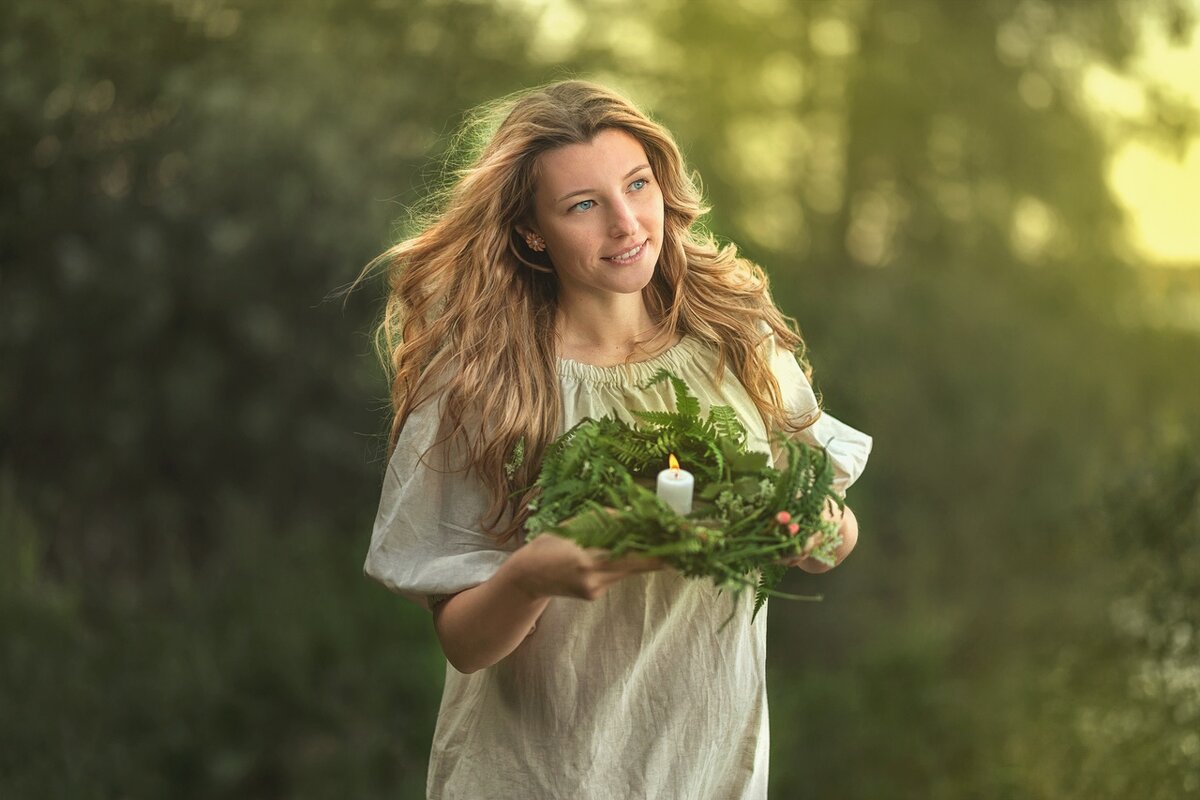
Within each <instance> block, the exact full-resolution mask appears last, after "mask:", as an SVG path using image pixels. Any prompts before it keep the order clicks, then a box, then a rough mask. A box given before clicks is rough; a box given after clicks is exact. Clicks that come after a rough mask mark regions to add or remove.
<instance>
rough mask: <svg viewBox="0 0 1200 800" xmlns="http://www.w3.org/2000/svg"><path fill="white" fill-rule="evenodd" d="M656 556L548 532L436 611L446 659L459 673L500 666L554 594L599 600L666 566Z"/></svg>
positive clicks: (531, 627)
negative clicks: (615, 554)
mask: <svg viewBox="0 0 1200 800" xmlns="http://www.w3.org/2000/svg"><path fill="white" fill-rule="evenodd" d="M662 567H663V562H662V560H661V559H657V558H645V557H642V556H623V557H621V558H611V557H610V554H609V552H608V551H607V550H600V549H598V548H591V549H584V548H582V547H580V546H579V545H577V544H575V542H572V541H570V540H569V539H564V538H563V537H561V536H555V535H554V534H551V533H543V534H541V535H540V536H537V537H535V538H533V539H531V540H530V541H529V542H527V543H526V544H524V545H522V546H521V547H518V548H517V549H516V550H515V551H514V552H513V554H512V555H510V556H509V557H508V560H506V561H505V562H504V564H502V565H501V567H500V569H499V571H497V572H496V574H495V575H493V576H492V577H491V578H489V579H488V580H486V581H484V582H483V583H481V584H479V585H478V586H473V587H471V588H470V589H466V590H464V591H462V592H459V593H458V594H456V595H454V596H453V597H451V598H450V599H449V600H447V601H445V602H444V603H442V604H441V605H439V606H437V607H436V608H435V609H434V612H433V623H434V629H435V630H436V631H437V635H438V639H439V640H440V641H441V643H442V650H443V651H444V652H445V653H446V658H447V659H448V660H449V661H450V663H451V664H452V665H453V666H454V668H455V669H457V670H458V671H459V672H474V671H476V670H480V669H485V668H487V667H490V666H491V665H492V664H495V663H496V662H497V661H499V660H500V659H502V658H504V657H505V656H507V655H508V654H509V653H511V652H512V651H513V650H515V649H517V647H519V646H520V644H521V642H523V641H524V640H525V638H526V637H527V636H529V635H530V634H532V633H533V631H534V629H535V628H536V627H537V621H538V618H539V617H540V616H541V615H542V612H543V611H545V610H546V606H547V605H548V604H549V602H550V599H551V598H553V597H577V598H581V599H584V600H596V599H598V598H600V597H603V596H604V594H605V593H606V592H607V591H608V590H609V589H611V588H612V586H613V585H614V584H615V583H617V582H618V581H619V580H621V579H622V578H626V577H628V576H630V575H633V574H636V573H639V572H647V571H649V570H655V569H661V568H662Z"/></svg>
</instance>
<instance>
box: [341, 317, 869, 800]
mask: <svg viewBox="0 0 1200 800" xmlns="http://www.w3.org/2000/svg"><path fill="white" fill-rule="evenodd" d="M771 364H772V368H773V370H774V372H775V375H776V377H777V379H778V380H779V382H780V388H781V390H782V393H783V397H784V402H785V405H786V406H787V408H788V411H789V413H791V414H793V416H795V417H798V418H807V417H808V416H810V415H811V414H812V413H813V412H814V411H815V409H816V406H817V403H816V398H815V396H814V394H813V391H812V388H811V387H810V385H809V382H808V380H807V379H806V378H805V377H804V373H803V372H802V371H801V370H800V368H799V366H798V365H797V364H796V361H795V359H794V358H793V356H792V354H791V353H790V352H787V351H785V350H781V349H779V348H775V349H774V350H773V351H772V353H771ZM662 367H666V368H667V369H670V370H671V371H672V372H674V373H675V374H676V375H678V376H679V377H680V378H682V379H683V380H685V381H686V382H687V383H688V385H689V386H690V387H691V389H692V391H693V393H695V394H696V395H697V396H698V397H699V398H700V401H701V405H702V407H703V408H704V409H705V410H707V408H708V406H709V405H710V404H724V405H729V406H732V407H733V408H734V409H735V410H736V411H737V412H738V415H739V417H740V418H741V420H742V423H743V424H744V425H745V426H746V429H747V431H748V434H749V445H750V447H752V448H754V449H758V450H762V451H764V452H770V447H769V444H768V438H767V435H766V431H765V429H764V425H763V422H762V418H761V416H760V415H759V414H758V412H757V409H756V408H755V406H754V404H753V403H752V402H751V400H750V398H749V396H748V395H747V394H746V392H745V390H744V389H743V388H742V386H741V384H740V383H739V382H738V380H737V379H736V377H735V376H734V375H733V373H732V372H731V371H730V370H729V369H728V367H726V369H725V372H724V374H722V375H717V374H716V354H715V351H713V350H712V349H711V348H710V347H709V346H707V345H706V344H704V343H703V342H701V341H700V340H698V339H696V338H694V337H691V336H685V337H683V339H682V340H681V341H680V342H679V343H678V344H676V345H675V346H674V347H672V348H670V349H668V350H666V351H664V352H663V353H661V354H659V355H658V356H656V357H654V358H652V359H650V360H648V361H643V362H639V363H635V364H626V365H621V366H615V367H595V366H590V365H586V364H582V363H579V362H575V361H570V360H566V359H563V360H560V361H559V384H560V387H561V391H562V406H563V418H562V425H563V428H562V430H564V431H565V430H566V429H567V428H569V427H570V426H572V425H574V424H575V423H576V422H578V421H579V420H580V419H582V418H584V417H599V416H602V415H604V414H608V413H613V412H615V413H617V414H619V415H621V416H622V417H623V418H626V419H629V416H628V411H629V410H630V409H656V410H673V408H674V401H673V395H672V392H671V387H670V385H669V383H667V382H663V383H662V384H659V385H656V386H653V387H651V388H649V389H646V390H641V389H638V388H637V387H638V385H639V384H642V383H644V382H645V381H646V380H647V379H648V378H649V377H650V376H652V375H653V374H654V373H655V372H656V371H657V370H658V369H659V368H662ZM438 435H439V418H438V411H437V404H436V403H432V402H431V403H427V404H425V406H423V407H422V408H420V409H418V410H417V411H415V412H414V413H413V414H412V415H411V416H410V418H409V420H408V422H407V424H406V425H405V426H404V430H403V432H402V434H401V438H400V441H399V443H398V445H397V447H396V449H395V451H394V453H393V455H392V458H391V460H390V463H389V464H388V468H387V471H386V475H385V478H384V482H383V488H382V496H381V499H380V504H379V512H378V515H377V517H376V520H375V526H374V531H373V534H372V537H371V545H370V550H369V553H368V555H367V559H366V564H365V567H364V571H365V573H366V574H367V575H368V576H370V577H371V578H373V579H375V580H377V581H379V582H380V583H382V584H383V585H384V586H386V587H387V588H389V589H391V590H392V591H394V592H396V593H398V594H401V595H403V596H405V597H408V598H409V599H411V600H413V601H415V602H418V603H420V604H422V605H424V606H428V603H429V602H430V601H431V600H432V599H435V598H438V597H441V596H444V595H449V594H453V593H455V592H458V591H462V590H463V589H467V588H470V587H472V586H475V585H477V584H479V583H482V582H483V581H486V580H487V579H488V578H490V577H491V576H492V575H493V574H494V573H495V572H496V570H497V569H498V568H499V567H500V565H501V564H502V563H503V562H504V561H505V559H507V558H508V557H509V555H510V553H511V552H512V550H513V549H515V547H516V546H518V544H519V543H516V542H513V543H510V544H509V545H507V546H497V545H496V544H494V542H493V541H492V540H491V539H489V538H488V537H487V536H486V535H484V534H483V533H481V532H480V531H479V528H480V519H481V517H482V515H483V513H484V509H485V508H486V506H487V500H486V495H485V491H484V489H483V487H482V486H481V485H480V484H479V483H478V481H477V480H475V479H471V480H468V479H466V478H464V476H463V475H462V473H454V472H445V471H441V470H439V469H438V466H439V464H438V458H439V455H438V452H439V451H437V450H436V449H435V450H434V451H432V452H431V453H430V455H427V456H426V458H425V459H424V460H423V461H422V460H421V459H420V456H421V454H422V453H423V452H425V450H426V449H427V448H428V447H429V446H430V445H431V444H432V443H433V442H435V441H437V438H438ZM798 437H799V438H800V439H801V440H802V441H805V442H807V443H809V444H815V445H819V446H823V447H825V448H826V449H827V451H828V452H829V454H830V456H831V457H832V458H833V461H834V466H835V487H836V488H837V490H838V491H839V493H841V494H842V495H843V496H844V494H845V490H846V488H847V487H848V486H850V484H852V483H853V482H854V481H855V480H856V479H857V478H858V476H859V475H860V474H861V473H862V471H863V468H864V467H865V465H866V462H867V457H868V455H869V454H870V451H871V445H872V439H871V437H870V436H868V435H866V434H864V433H862V432H861V431H858V430H855V429H854V428H851V427H850V426H848V425H846V424H844V423H842V422H840V421H838V420H837V419H835V418H833V417H832V416H830V415H829V414H822V415H821V416H820V417H819V418H818V419H817V421H816V423H814V424H813V425H811V426H810V427H808V428H807V429H806V430H804V431H803V432H801V433H800V434H798ZM440 458H442V459H444V458H445V455H444V454H442V455H441V456H440ZM442 463H443V464H444V462H442ZM752 594H753V593H752V592H744V593H743V594H742V595H741V596H740V597H739V598H738V599H737V601H736V603H737V613H736V614H735V615H734V617H733V620H732V621H731V622H730V623H729V624H728V625H726V626H725V627H724V628H723V629H722V627H721V626H722V623H724V622H725V621H726V619H727V618H728V617H729V616H730V612H731V610H732V609H733V605H732V604H733V603H734V602H735V601H734V599H733V598H732V597H731V596H730V594H729V593H727V592H725V593H719V592H718V591H717V590H716V588H715V587H714V586H713V585H712V583H711V582H709V581H707V580H697V579H685V578H683V577H682V576H681V575H680V574H679V573H677V572H675V571H673V570H669V569H664V570H659V571H656V572H649V573H642V574H638V575H634V576H632V577H629V578H626V579H624V580H622V581H621V582H619V583H618V584H616V585H615V586H614V587H613V588H612V589H611V590H609V592H608V593H607V594H606V595H604V597H602V598H600V599H598V600H595V601H591V602H588V601H584V600H576V599H572V598H565V597H559V598H554V599H553V600H551V602H550V604H549V605H548V606H547V607H546V610H545V612H544V613H543V614H542V617H541V619H540V620H539V621H538V623H537V627H536V629H535V631H534V632H533V633H532V634H531V635H530V636H529V637H528V638H526V639H525V641H524V642H523V643H522V644H521V645H520V646H519V647H518V648H517V649H516V650H515V651H514V652H513V653H511V654H510V655H508V656H507V657H505V658H504V659H502V660H501V661H499V662H498V663H496V664H495V665H493V666H491V667H489V668H487V669H483V670H480V671H478V672H475V673H473V674H470V675H464V674H462V673H460V672H458V671H457V670H455V669H454V668H453V667H451V666H450V665H449V664H447V667H446V682H445V688H444V690H443V695H442V703H441V708H440V711H439V713H438V720H437V726H436V729H435V731H434V735H433V747H432V752H431V754H430V760H429V775H428V786H427V792H428V797H429V798H431V800H433V799H437V800H483V798H488V799H489V800H491V799H493V798H500V799H502V800H507V799H508V798H522V800H615V799H616V798H622V799H624V798H661V800H676V799H679V800H683V799H684V798H686V799H687V800H704V799H705V798H713V799H714V800H730V799H736V800H762V799H763V798H766V796H767V765H768V752H769V749H770V739H769V732H768V720H767V691H766V684H765V678H766V623H767V614H766V610H767V609H766V608H764V609H763V610H762V611H761V612H760V613H759V615H758V617H757V619H756V620H755V621H754V622H753V623H751V621H750V617H751V611H752V607H753V597H752Z"/></svg>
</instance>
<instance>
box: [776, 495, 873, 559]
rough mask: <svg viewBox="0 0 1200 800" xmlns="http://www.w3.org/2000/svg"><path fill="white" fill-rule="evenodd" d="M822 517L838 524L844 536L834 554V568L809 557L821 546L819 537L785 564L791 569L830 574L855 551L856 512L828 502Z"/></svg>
mask: <svg viewBox="0 0 1200 800" xmlns="http://www.w3.org/2000/svg"><path fill="white" fill-rule="evenodd" d="M822 516H824V517H825V519H827V520H833V521H835V522H838V523H839V526H838V533H840V534H841V536H842V543H841V544H840V545H839V546H838V549H837V550H836V551H835V553H834V563H833V566H830V565H829V564H823V563H821V562H820V561H817V560H816V559H815V558H812V557H811V556H809V555H808V553H811V552H812V551H813V548H815V547H816V546H817V544H819V541H818V540H819V537H817V536H813V537H812V540H811V541H810V542H809V543H808V544H807V545H806V546H805V548H804V552H803V553H802V554H801V555H798V556H795V557H794V558H791V559H789V560H788V561H786V562H785V563H786V564H787V565H788V566H789V567H799V568H800V569H802V570H804V571H805V572H812V573H817V572H828V571H829V570H831V569H833V567H836V566H837V565H838V564H840V563H842V561H843V560H844V559H845V558H846V556H848V555H850V551H851V550H853V549H854V545H855V544H857V542H858V518H857V517H855V516H854V512H853V511H852V510H851V509H850V506H845V508H844V509H842V508H838V506H837V504H836V503H834V502H832V501H826V503H825V511H824V512H823V513H822Z"/></svg>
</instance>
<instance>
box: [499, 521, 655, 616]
mask: <svg viewBox="0 0 1200 800" xmlns="http://www.w3.org/2000/svg"><path fill="white" fill-rule="evenodd" d="M508 566H509V568H510V569H511V570H512V577H513V581H514V583H515V585H516V586H517V587H519V588H520V589H521V590H522V591H523V592H525V593H526V594H527V595H528V596H529V597H530V599H539V598H542V597H577V598H580V599H583V600H597V599H599V598H601V597H603V596H604V594H605V593H606V592H607V591H608V590H609V589H611V588H612V586H613V585H614V584H616V583H617V582H618V581H620V580H621V579H622V578H627V577H629V576H630V575H634V574H637V573H639V572H650V571H652V570H656V569H661V568H662V567H663V566H664V564H663V561H662V559H658V558H645V557H643V556H638V555H627V556H621V557H620V558H612V557H611V556H610V554H609V551H607V550H602V549H600V548H595V547H592V548H586V549H585V548H582V547H580V546H579V545H577V544H576V543H575V542H572V541H571V540H570V539H564V538H563V537H561V536H556V535H555V534H552V533H543V534H541V535H539V536H538V537H536V538H534V539H533V540H531V541H530V542H528V543H527V544H525V545H524V546H522V547H520V548H519V549H518V550H517V551H516V552H515V553H513V554H512V556H511V557H510V558H509V562H508Z"/></svg>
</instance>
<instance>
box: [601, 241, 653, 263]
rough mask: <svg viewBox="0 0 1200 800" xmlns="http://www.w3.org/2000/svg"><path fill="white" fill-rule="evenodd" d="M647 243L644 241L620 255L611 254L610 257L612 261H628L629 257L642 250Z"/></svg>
mask: <svg viewBox="0 0 1200 800" xmlns="http://www.w3.org/2000/svg"><path fill="white" fill-rule="evenodd" d="M645 245H646V243H645V242H642V243H641V244H639V245H638V246H637V247H635V248H633V249H632V250H630V251H628V252H626V253H621V255H619V256H609V257H608V258H609V260H610V261H628V260H629V259H631V258H633V257H634V256H635V255H637V254H638V253H639V252H640V251H641V249H642V248H643V247H645Z"/></svg>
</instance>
